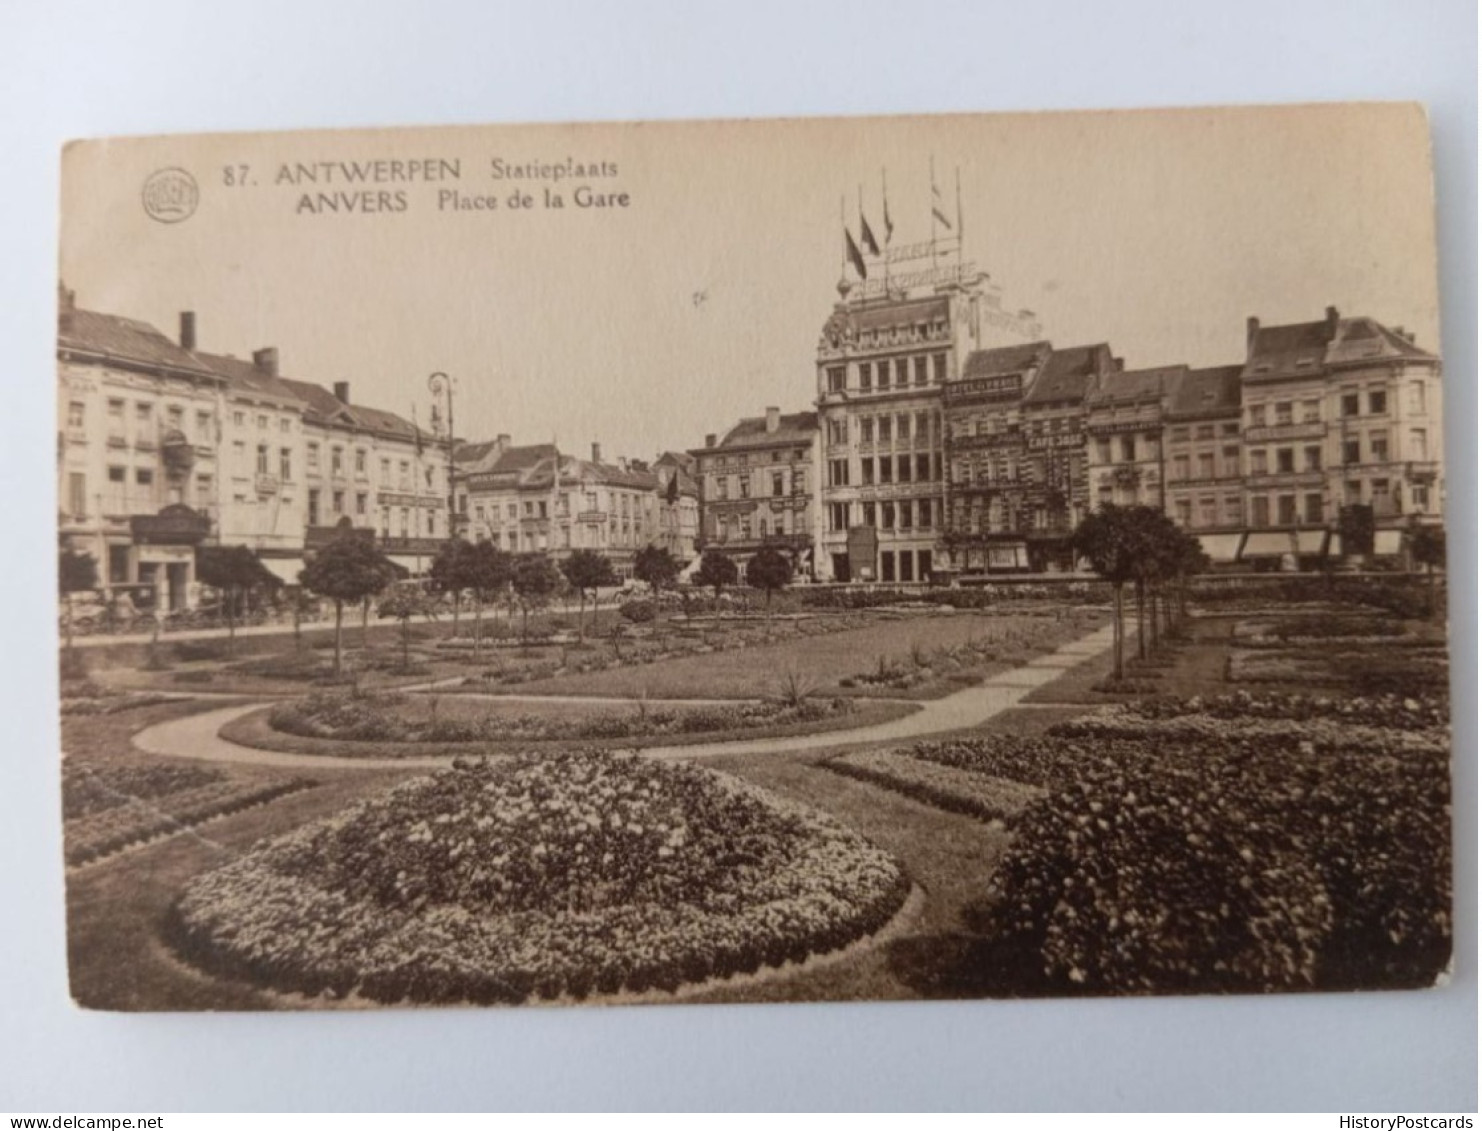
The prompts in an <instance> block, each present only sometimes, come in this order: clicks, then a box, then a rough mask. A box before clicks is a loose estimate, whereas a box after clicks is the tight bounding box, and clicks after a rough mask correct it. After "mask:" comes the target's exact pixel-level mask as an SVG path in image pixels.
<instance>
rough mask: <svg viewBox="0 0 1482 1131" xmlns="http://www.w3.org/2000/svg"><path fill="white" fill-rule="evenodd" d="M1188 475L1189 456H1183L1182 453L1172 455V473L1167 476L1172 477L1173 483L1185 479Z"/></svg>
mask: <svg viewBox="0 0 1482 1131" xmlns="http://www.w3.org/2000/svg"><path fill="white" fill-rule="evenodd" d="M1188 477H1189V457H1188V456H1183V455H1179V456H1174V457H1173V473H1172V474H1171V475H1170V476H1169V478H1170V479H1172V480H1173V481H1174V482H1175V483H1179V482H1182V481H1183V480H1185V479H1187V478H1188Z"/></svg>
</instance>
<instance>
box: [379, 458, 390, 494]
mask: <svg viewBox="0 0 1482 1131" xmlns="http://www.w3.org/2000/svg"><path fill="white" fill-rule="evenodd" d="M390 485H391V461H390V460H389V459H383V460H382V461H381V486H382V487H389V486H390Z"/></svg>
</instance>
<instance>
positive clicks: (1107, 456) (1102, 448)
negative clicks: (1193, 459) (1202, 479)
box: [1096, 440, 1188, 463]
mask: <svg viewBox="0 0 1482 1131" xmlns="http://www.w3.org/2000/svg"><path fill="white" fill-rule="evenodd" d="M1111 458H1112V457H1111V441H1110V440H1097V441H1096V462H1097V463H1111ZM1184 462H1185V463H1187V462H1188V461H1187V459H1186V460H1185V461H1184Z"/></svg>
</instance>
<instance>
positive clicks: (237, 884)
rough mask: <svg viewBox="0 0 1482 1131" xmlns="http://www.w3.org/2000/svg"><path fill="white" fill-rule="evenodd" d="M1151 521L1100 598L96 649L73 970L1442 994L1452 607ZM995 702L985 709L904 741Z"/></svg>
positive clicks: (208, 978) (584, 608)
mask: <svg viewBox="0 0 1482 1131" xmlns="http://www.w3.org/2000/svg"><path fill="white" fill-rule="evenodd" d="M1135 517H1136V524H1132V523H1129V524H1128V526H1127V527H1126V528H1125V529H1123V530H1121V531H1120V532H1112V533H1115V534H1116V537H1115V538H1110V537H1109V535H1108V532H1107V531H1097V530H1095V529H1092V530H1090V531H1088V532H1087V534H1086V537H1087V539H1088V540H1091V539H1095V538H1100V539H1102V542H1101V544H1100V545H1097V544H1096V543H1095V542H1094V541H1088V544H1087V545H1086V546H1085V550H1086V552H1087V557H1088V558H1089V559H1090V560H1092V561H1093V563H1094V564H1096V565H1097V569H1098V573H1099V574H1100V578H1099V580H1096V581H1088V580H1086V579H1074V580H1066V581H1058V582H1055V581H1046V582H1044V583H1043V584H1038V583H1035V584H1029V585H1013V586H1010V585H1003V586H998V587H995V588H994V589H991V590H986V591H977V590H940V591H934V590H930V589H926V588H917V589H898V590H889V589H873V590H872V589H856V590H852V591H851V590H839V589H823V588H820V589H810V588H802V589H778V590H777V591H775V592H772V591H764V590H762V589H745V588H739V587H733V585H732V584H730V583H728V582H725V581H722V582H721V583H720V584H718V585H716V586H715V587H714V588H707V589H705V590H702V591H696V590H693V589H691V590H686V591H683V593H682V596H681V594H680V593H679V592H678V591H674V590H666V589H665V587H664V586H663V585H662V584H660V585H656V586H655V587H654V589H653V591H652V592H651V593H649V594H644V595H641V596H637V597H635V596H633V595H631V594H630V595H625V596H623V597H620V598H613V599H610V600H609V601H608V602H607V604H606V607H600V606H599V607H598V608H597V609H595V610H594V609H593V607H592V595H591V594H590V593H582V592H581V590H580V588H574V589H573V592H576V593H578V594H579V595H580V599H579V600H578V602H577V608H576V609H575V610H571V609H569V608H566V607H557V608H553V607H551V605H550V603H549V602H547V603H546V604H544V605H542V606H540V607H534V606H532V607H528V608H521V607H520V606H519V605H518V603H515V604H514V605H511V604H509V603H507V602H506V603H504V604H500V603H499V602H495V601H492V600H491V601H487V602H484V601H481V602H480V603H479V604H478V606H477V608H476V609H474V610H473V611H472V615H470V610H468V609H465V608H460V609H459V610H458V616H457V626H456V629H455V627H454V624H453V620H452V617H451V616H445V615H437V616H436V617H434V618H429V617H428V616H427V615H425V614H426V607H425V605H423V604H421V603H420V602H422V601H423V600H424V599H425V594H415V593H414V594H412V595H411V596H410V598H409V600H408V601H407V604H409V605H411V606H412V607H414V608H415V609H417V610H419V611H418V612H415V613H411V614H408V613H406V612H405V607H404V606H403V605H402V604H401V603H400V602H401V596H400V595H398V594H396V593H394V592H393V593H389V594H387V595H386V606H387V608H386V611H387V614H388V615H387V617H386V618H384V619H383V620H382V623H376V619H375V618H374V616H373V615H372V616H369V617H367V623H366V626H365V629H364V630H363V631H362V629H361V628H360V627H359V626H354V627H347V628H344V629H343V630H342V632H341V633H339V634H338V636H339V640H338V645H337V646H336V644H335V642H333V641H327V640H325V639H323V638H322V636H320V637H316V636H311V635H309V634H307V633H305V634H303V635H301V636H298V637H297V638H295V637H294V636H292V635H286V634H285V635H280V636H276V637H266V636H257V637H250V636H241V637H238V638H237V639H236V640H234V641H222V640H210V641H199V642H198V641H176V642H174V643H170V642H168V641H166V642H164V643H159V644H138V643H133V644H129V645H118V646H112V647H110V648H109V649H92V650H90V651H89V653H88V655H87V656H86V657H85V660H84V662H83V663H82V664H79V665H77V666H76V667H74V668H73V669H72V670H71V671H70V672H69V673H68V675H69V676H70V678H68V679H66V680H64V690H63V694H64V700H63V746H64V759H63V795H64V817H65V826H66V837H67V861H68V865H69V869H70V881H69V891H68V898H69V916H70V921H71V945H72V969H73V985H74V993H75V994H76V995H77V996H78V997H79V999H80V1000H83V1001H85V1002H87V1003H89V1004H99V1005H107V1006H109V1007H112V1008H123V1009H128V1008H144V1007H146V1006H147V1007H153V1008H159V1007H161V1006H162V1005H165V1006H168V1007H171V1008H184V1009H199V1008H278V1007H284V1006H291V1005H294V1004H300V1005H301V1004H307V1003H311V1002H312V1003H314V1004H316V1005H322V1006H350V1007H355V1006H362V1005H373V1004H432V1003H454V1002H467V1003H476V1004H495V1003H510V1004H512V1003H518V1002H549V1003H573V1002H579V1001H586V1000H601V1001H664V1000H674V999H676V997H682V998H685V999H687V1000H709V1001H728V1000H747V1001H756V1000H814V999H820V998H823V999H838V1000H850V999H858V998H920V997H957V996H991V997H1020V996H1055V995H1067V994H1072V995H1085V994H1093V995H1095V994H1148V993H1205V992H1213V993H1227V992H1261V993H1264V992H1273V991H1289V990H1321V989H1353V988H1379V987H1384V988H1400V987H1412V986H1421V985H1428V984H1431V983H1432V982H1434V981H1435V980H1436V979H1437V978H1438V977H1442V976H1443V975H1444V973H1445V971H1446V969H1447V968H1448V964H1449V960H1450V948H1451V859H1452V856H1451V786H1450V764H1451V752H1450V724H1449V719H1450V701H1449V694H1448V688H1447V678H1446V675H1447V663H1446V635H1445V627H1444V617H1445V590H1444V586H1440V587H1437V586H1435V585H1433V584H1432V583H1431V582H1430V581H1429V579H1425V578H1422V577H1418V576H1414V575H1403V574H1399V575H1393V576H1390V577H1376V576H1364V577H1345V576H1341V575H1338V576H1303V577H1289V576H1281V575H1273V576H1263V577H1244V578H1241V577H1228V576H1218V575H1215V576H1209V575H1203V574H1201V573H1200V568H1199V566H1200V563H1198V562H1197V561H1196V560H1194V559H1193V558H1192V556H1191V555H1189V554H1188V553H1187V546H1186V545H1184V546H1183V547H1180V546H1178V545H1176V544H1174V543H1175V541H1176V540H1175V539H1172V538H1170V539H1169V542H1168V548H1167V549H1159V543H1158V542H1157V541H1156V540H1157V539H1159V538H1164V537H1166V536H1167V532H1166V531H1164V530H1163V529H1162V528H1161V527H1160V526H1158V524H1157V523H1156V522H1152V521H1150V520H1148V519H1146V518H1145V517H1143V516H1135ZM1129 531H1130V533H1129ZM1155 551H1156V552H1155ZM1098 554H1100V555H1101V556H1099V557H1098V556H1097V555H1098ZM1149 561H1156V562H1158V563H1160V565H1159V568H1157V569H1152V568H1149V567H1148V566H1147V565H1146V564H1140V563H1147V562H1149ZM577 580H582V578H580V577H578V578H577ZM733 580H735V579H733ZM1072 587H1074V588H1072ZM356 608H357V610H358V611H362V612H363V611H366V605H365V603H364V602H363V601H362V602H361V603H360V604H359V605H358V606H356ZM374 611H375V610H374V609H371V612H372V613H374ZM385 620H390V621H391V623H385ZM1088 640H1094V641H1097V642H1101V641H1105V644H1106V645H1109V647H1106V646H1104V645H1102V644H1100V643H1097V644H1096V645H1095V646H1094V647H1091V648H1089V649H1085V648H1083V645H1084V642H1086V641H1088ZM326 645H327V646H326ZM127 649H133V651H131V652H130V651H127ZM167 649H168V650H170V651H168V652H167V651H166V650H167ZM182 649H183V650H184V651H183V652H182V651H181V650H182ZM192 649H201V650H202V651H203V652H205V650H207V649H210V650H211V651H209V653H207V654H196V653H193V652H192ZM190 672H205V673H208V674H209V677H210V678H209V679H207V678H204V677H200V676H196V677H194V678H193V679H187V680H180V679H179V678H178V677H179V676H181V675H184V674H186V673H190ZM1028 672H1035V673H1039V674H1037V675H1036V676H1035V678H1034V679H1032V680H1028V681H1026V680H1024V679H1021V678H1020V677H1021V676H1023V675H1025V674H1026V673H1028ZM511 677H513V678H511ZM984 687H986V688H999V689H1000V690H999V691H996V692H992V695H996V696H998V698H997V699H991V696H990V698H986V699H984V700H982V701H983V702H985V703H987V702H990V700H991V702H992V703H994V704H995V705H994V706H992V707H989V708H984V709H983V710H982V711H981V712H980V716H981V717H979V718H977V719H976V721H972V722H971V723H970V725H966V726H958V727H956V728H955V729H952V730H949V731H941V732H939V733H931V732H930V731H926V732H916V736H915V737H910V738H905V739H899V738H897V739H878V738H873V737H870V736H871V735H873V734H875V733H876V730H877V728H878V725H879V724H881V723H885V722H891V721H895V722H898V723H900V724H902V725H908V724H910V722H911V718H912V713H913V712H917V711H919V710H921V709H922V707H923V706H930V705H931V704H933V703H935V702H937V701H942V702H950V701H953V697H954V696H959V695H963V694H967V693H969V692H972V691H974V690H975V689H978V688H984ZM975 701H976V700H975ZM902 733H909V732H902ZM803 736H808V737H807V739H806V740H805V739H804V737H803ZM855 736H858V737H855ZM707 743H710V744H712V745H711V746H710V747H709V748H707ZM790 744H792V745H790ZM670 747H672V748H675V749H678V750H680V751H681V752H682V754H681V758H680V759H679V760H676V759H675V758H673V757H671V756H669V755H667V754H666V748H670ZM709 750H713V753H712V752H708V751H709ZM120 962H125V963H127V964H129V965H128V968H129V970H130V973H129V974H128V976H127V977H120V975H119V973H118V971H119V969H120V965H119V964H120ZM136 967H137V969H136Z"/></svg>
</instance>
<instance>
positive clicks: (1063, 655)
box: [134, 625, 1112, 770]
mask: <svg viewBox="0 0 1482 1131" xmlns="http://www.w3.org/2000/svg"><path fill="white" fill-rule="evenodd" d="M1111 643H1112V628H1111V626H1110V625H1108V626H1106V627H1104V628H1099V629H1097V630H1096V631H1094V632H1091V633H1089V634H1088V635H1086V636H1083V637H1081V638H1080V639H1079V640H1073V641H1071V642H1070V643H1069V644H1065V645H1063V646H1061V647H1060V648H1058V649H1056V650H1055V651H1054V652H1051V653H1049V654H1048V655H1044V656H1040V657H1039V658H1037V659H1034V660H1031V661H1030V662H1029V663H1027V664H1024V665H1022V666H1020V667H1017V668H1014V669H1012V670H1011V671H1007V672H1003V673H1001V674H999V675H996V676H993V677H992V678H990V679H987V680H984V681H983V682H982V683H980V684H978V685H976V686H974V687H967V688H964V689H963V690H961V691H956V692H953V693H952V694H951V695H947V696H944V697H943V698H941V699H929V700H925V701H923V702H922V703H921V708H922V709H921V710H919V711H916V712H914V713H913V714H910V715H906V716H904V717H902V718H899V719H894V720H891V721H889V722H884V723H877V724H874V725H871V726H863V727H854V728H852V729H843V730H831V731H824V732H822V733H819V734H809V735H795V736H792V737H781V738H756V739H736V740H734V741H730V742H710V743H691V744H688V745H675V746H661V747H653V748H650V749H647V750H645V751H644V752H645V753H646V754H648V755H649V756H650V757H653V758H662V759H665V760H674V759H694V758H711V757H719V756H721V755H726V754H788V753H793V752H796V751H802V750H817V749H822V748H824V747H828V746H837V745H839V744H840V743H844V742H892V741H901V740H905V739H916V738H924V737H926V736H928V735H932V734H938V733H941V732H942V731H950V730H959V729H961V728H963V727H970V726H976V725H978V724H979V723H982V722H986V721H987V720H988V719H991V718H992V717H993V716H995V715H997V714H1000V713H1001V712H1003V711H1006V710H1008V709H1009V708H1011V707H1014V706H1017V705H1018V703H1019V701H1020V700H1021V699H1023V698H1024V696H1025V695H1027V694H1029V693H1030V692H1031V691H1033V690H1034V689H1035V688H1038V687H1042V686H1043V685H1044V684H1046V683H1049V682H1050V681H1051V680H1053V679H1055V678H1056V677H1058V676H1060V675H1062V674H1063V673H1064V672H1065V671H1067V670H1068V669H1070V668H1073V667H1075V666H1076V665H1077V664H1080V663H1083V662H1085V661H1086V660H1089V659H1091V658H1093V657H1095V656H1097V655H1100V654H1101V653H1103V652H1105V651H1106V650H1107V649H1108V648H1110V647H1111ZM501 698H505V699H509V698H513V697H512V696H502V697H501ZM524 698H526V699H527V700H535V699H540V700H542V701H548V702H555V703H562V702H565V703H569V702H571V701H572V700H571V699H570V698H569V697H567V696H558V695H553V696H526V697H524ZM589 701H590V702H596V703H602V702H608V703H611V704H612V706H614V707H631V706H632V700H630V699H611V700H600V699H592V700H589ZM666 702H671V701H666ZM672 702H676V703H677V702H681V701H678V700H675V701H672ZM683 702H686V703H691V705H698V703H699V702H703V701H689V700H685V701H683ZM264 706H266V704H265V703H260V702H256V703H238V704H236V705H234V706H231V707H223V708H219V709H217V710H214V711H204V712H202V713H200V714H197V715H190V716H187V717H186V718H182V719H173V720H170V721H169V722H164V723H158V724H156V725H155V726H152V727H146V728H145V729H143V730H141V731H140V732H139V733H138V734H136V735H135V736H134V745H135V746H136V747H138V748H139V749H140V750H143V751H144V752H146V753H149V754H163V755H167V756H169V757H174V758H198V759H202V760H205V761H214V762H234V763H237V764H240V765H252V766H280V767H290V768H293V769H298V770H308V769H335V768H340V769H355V770H367V769H419V768H426V767H439V766H445V765H447V764H448V763H449V762H451V761H452V758H453V756H452V755H446V756H435V755H434V756H428V757H425V758H337V757H333V756H328V755H317V754H289V753H284V752H280V751H273V750H259V749H255V748H253V747H247V746H239V745H238V744H237V743H235V742H228V741H227V740H226V739H224V738H222V737H221V736H220V735H219V734H218V733H217V732H218V731H219V730H220V729H221V727H222V726H224V725H225V724H226V723H228V722H230V721H231V720H233V719H235V718H238V717H240V716H242V715H245V714H247V713H249V712H251V711H256V710H259V709H260V708H262V707H264ZM634 749H642V748H639V747H635V748H634ZM465 756H466V755H465Z"/></svg>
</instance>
